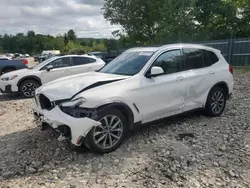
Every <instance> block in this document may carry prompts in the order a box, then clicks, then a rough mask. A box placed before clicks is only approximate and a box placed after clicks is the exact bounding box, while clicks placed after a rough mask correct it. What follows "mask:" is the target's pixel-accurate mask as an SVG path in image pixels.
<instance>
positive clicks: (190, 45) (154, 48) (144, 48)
mask: <svg viewBox="0 0 250 188" xmlns="http://www.w3.org/2000/svg"><path fill="white" fill-rule="evenodd" d="M175 47H176V48H183V47H189V48H202V49H210V50H217V49H215V48H212V47H209V46H205V45H202V44H189V43H179V44H178V43H177V44H167V45H162V46H159V47H136V48H131V49H128V50H127V51H128V52H136V51H140V52H141V51H151V52H155V51H157V50H160V49H166V48H175ZM217 51H218V50H217Z"/></svg>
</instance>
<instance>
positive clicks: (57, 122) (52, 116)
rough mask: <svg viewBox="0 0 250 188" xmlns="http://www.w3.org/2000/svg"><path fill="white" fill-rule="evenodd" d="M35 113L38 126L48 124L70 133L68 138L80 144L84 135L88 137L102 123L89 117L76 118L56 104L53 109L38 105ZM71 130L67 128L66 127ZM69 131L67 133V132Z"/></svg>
mask: <svg viewBox="0 0 250 188" xmlns="http://www.w3.org/2000/svg"><path fill="white" fill-rule="evenodd" d="M33 113H34V116H35V119H36V121H37V122H38V126H43V125H44V124H47V125H49V126H51V127H52V128H53V129H56V130H58V131H60V132H61V133H62V134H68V133H70V134H71V135H67V138H69V139H70V140H71V143H72V144H74V145H76V146H79V145H80V144H81V143H80V142H79V140H81V139H82V137H86V135H87V134H88V132H89V131H90V130H91V129H92V128H93V127H95V126H98V125H101V123H100V122H98V121H95V120H93V119H90V118H88V117H84V118H75V117H72V116H70V115H68V114H66V113H64V112H62V111H61V109H60V108H59V106H56V107H55V108H53V109H52V110H50V111H48V110H42V109H40V108H38V107H34V108H33ZM67 128H68V129H69V130H65V129H67ZM65 132H67V133H65Z"/></svg>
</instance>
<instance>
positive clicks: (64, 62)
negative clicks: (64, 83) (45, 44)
mask: <svg viewBox="0 0 250 188" xmlns="http://www.w3.org/2000/svg"><path fill="white" fill-rule="evenodd" d="M50 65H52V66H53V68H54V69H56V68H63V67H69V66H70V58H69V57H65V58H60V59H56V60H54V61H52V62H50V63H49V64H47V65H46V66H45V67H44V68H43V70H45V69H46V67H47V66H50Z"/></svg>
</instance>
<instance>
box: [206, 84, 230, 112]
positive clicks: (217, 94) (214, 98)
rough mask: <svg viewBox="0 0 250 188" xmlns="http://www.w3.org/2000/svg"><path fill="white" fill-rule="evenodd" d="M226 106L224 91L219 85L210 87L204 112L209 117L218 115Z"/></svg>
mask: <svg viewBox="0 0 250 188" xmlns="http://www.w3.org/2000/svg"><path fill="white" fill-rule="evenodd" d="M225 106H226V92H225V90H224V89H222V88H220V87H216V88H214V89H212V90H211V91H210V93H209V95H208V99H207V104H206V112H207V115H209V116H211V117H216V116H220V115H221V114H222V113H223V111H224V109H225Z"/></svg>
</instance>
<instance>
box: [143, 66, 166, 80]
mask: <svg viewBox="0 0 250 188" xmlns="http://www.w3.org/2000/svg"><path fill="white" fill-rule="evenodd" d="M162 74H164V70H163V69H162V68H161V67H157V66H153V67H152V68H151V70H150V72H149V73H148V74H146V77H147V78H152V77H156V76H159V75H162Z"/></svg>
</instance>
